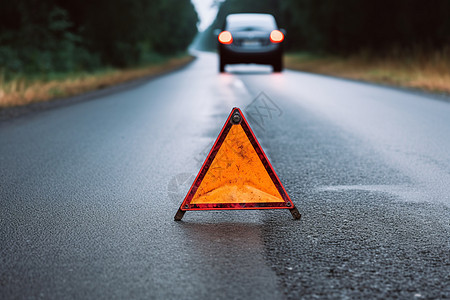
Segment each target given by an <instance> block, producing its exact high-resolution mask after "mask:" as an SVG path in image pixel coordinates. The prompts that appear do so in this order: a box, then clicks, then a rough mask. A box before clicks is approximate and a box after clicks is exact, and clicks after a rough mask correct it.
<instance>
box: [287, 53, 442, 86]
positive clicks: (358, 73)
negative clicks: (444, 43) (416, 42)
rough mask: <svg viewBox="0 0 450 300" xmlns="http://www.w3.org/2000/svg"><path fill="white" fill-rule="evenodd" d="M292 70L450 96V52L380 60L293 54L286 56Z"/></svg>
mask: <svg viewBox="0 0 450 300" xmlns="http://www.w3.org/2000/svg"><path fill="white" fill-rule="evenodd" d="M285 65H286V67H287V68H290V69H293V70H300V71H306V72H313V73H319V74H324V75H331V76H338V77H344V78H349V79H355V80H362V81H367V82H374V83H380V84H387V85H392V86H400V87H405V88H413V89H419V90H423V91H427V92H432V93H440V94H447V95H450V49H444V50H441V51H426V52H423V51H420V50H416V51H413V52H406V53H404V52H402V51H394V50H393V51H392V52H391V53H390V54H387V55H384V56H381V55H374V54H372V53H370V52H361V53H359V54H353V55H350V56H346V57H342V56H336V55H334V56H333V55H317V54H310V53H306V52H304V53H302V52H294V53H288V54H287V55H286V56H285Z"/></svg>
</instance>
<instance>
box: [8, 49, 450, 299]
mask: <svg viewBox="0 0 450 300" xmlns="http://www.w3.org/2000/svg"><path fill="white" fill-rule="evenodd" d="M216 70H217V58H216V56H215V55H212V54H200V56H199V59H197V61H195V62H194V63H193V64H192V65H190V66H189V67H187V68H186V69H184V70H182V71H179V72H176V73H173V74H170V75H166V76H164V77H161V78H158V79H156V80H153V81H151V82H149V83H148V84H146V85H143V86H140V87H138V88H136V89H133V90H129V91H126V92H122V93H119V94H115V95H112V96H109V97H104V98H99V99H96V100H95V101H89V102H84V103H79V104H77V105H73V106H69V107H63V108H60V109H55V110H51V111H47V112H42V113H39V114H35V115H29V116H26V117H24V118H20V119H17V120H13V121H9V122H4V123H1V124H0V140H1V148H0V165H1V166H2V167H1V168H0V182H1V187H0V198H1V199H2V200H1V202H0V203H1V204H0V205H1V206H0V222H1V224H0V244H1V245H2V247H1V258H2V265H4V266H5V267H4V268H1V269H0V292H1V294H2V295H6V296H7V298H9V297H19V298H39V297H42V298H55V299H57V298H62V297H64V298H130V297H131V298H155V299H156V298H180V297H181V298H187V299H189V298H205V299H208V298H217V299H225V298H226V299H228V298H236V299H241V298H246V299H248V298H259V299H260V298H262V299H273V298H284V297H286V298H298V297H300V296H304V297H307V298H308V297H327V296H328V297H360V296H364V295H376V296H377V297H380V298H381V297H393V296H403V297H410V298H411V297H415V295H416V296H417V295H418V296H417V297H419V298H420V297H425V298H427V297H428V298H436V297H443V296H448V295H449V294H450V291H449V289H448V287H446V285H445V282H448V274H449V272H448V271H449V266H450V263H449V256H448V253H449V249H450V246H449V240H450V234H449V231H450V229H449V228H450V225H449V223H448V220H449V219H450V212H449V198H448V195H449V194H450V193H449V191H448V189H449V188H450V187H449V185H448V184H446V183H447V182H450V181H449V180H448V176H449V174H450V172H449V170H450V167H449V164H448V162H449V161H450V160H449V155H450V154H449V153H448V151H446V149H448V146H450V138H449V134H448V132H450V131H449V129H450V128H449V127H450V125H449V124H450V120H449V118H448V117H447V116H449V110H450V108H449V106H450V105H449V104H448V103H446V102H442V101H436V100H433V99H427V98H426V97H422V96H417V95H414V94H411V93H403V92H399V91H395V90H391V89H384V88H380V87H375V86H371V85H361V84H357V83H354V82H349V81H344V80H337V79H331V78H326V77H323V76H315V75H310V74H303V73H298V72H290V71H287V72H285V73H283V74H272V73H271V72H270V68H265V67H259V66H258V67H240V66H236V67H231V68H229V71H231V73H228V74H222V75H219V74H217V73H216ZM260 92H264V93H265V96H267V97H268V98H269V99H270V100H271V102H270V101H269V102H267V103H269V104H270V103H272V105H273V104H275V105H276V107H277V108H278V109H279V111H277V113H275V111H273V112H274V114H273V115H271V116H270V117H268V116H269V112H270V111H267V110H266V111H264V109H263V108H260V111H261V112H262V113H263V114H264V115H266V117H264V118H263V119H259V116H257V115H256V114H255V107H256V106H262V104H263V102H261V101H263V100H261V98H260V97H259V98H257V99H256V101H254V100H255V97H257V96H258V95H260ZM233 106H239V107H242V108H244V109H245V111H246V112H247V113H249V114H251V115H252V114H253V117H254V118H253V123H252V121H250V123H251V125H252V127H253V129H254V131H255V133H256V135H257V137H258V139H259V141H260V142H261V144H262V146H263V148H264V150H265V152H266V153H267V154H268V156H269V159H270V160H271V162H272V163H273V165H274V168H275V170H276V171H277V173H278V175H279V176H280V178H281V180H282V182H283V184H284V185H285V187H286V189H287V191H288V193H289V194H290V195H291V198H293V200H294V201H295V202H296V203H297V205H298V206H299V209H300V210H301V211H302V213H303V219H302V221H300V222H295V221H293V220H291V217H290V215H289V213H287V212H286V211H273V212H269V211H264V212H259V211H255V212H190V213H187V214H186V216H185V219H184V222H182V223H175V222H173V214H174V213H175V211H176V209H177V208H178V205H179V204H180V202H181V200H182V199H180V198H181V197H183V194H185V193H186V192H187V189H188V187H189V184H190V182H189V179H188V180H187V182H185V184H181V181H183V180H184V179H186V178H192V177H190V174H196V172H197V171H198V169H199V167H200V165H201V162H202V160H203V159H204V157H205V155H206V154H205V151H207V150H206V149H207V148H208V146H209V145H210V144H211V142H212V141H213V140H214V139H215V137H216V136H217V134H218V133H219V131H220V128H221V126H222V125H223V122H224V120H225V118H226V117H227V115H228V113H229V111H230V110H231V108H232V107H233ZM272 108H273V107H272ZM280 114H281V115H280ZM258 122H259V123H258ZM257 123H258V124H257ZM259 125H261V126H259ZM191 180H192V179H191ZM446 276H447V277H446Z"/></svg>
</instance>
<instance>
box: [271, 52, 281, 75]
mask: <svg viewBox="0 0 450 300" xmlns="http://www.w3.org/2000/svg"><path fill="white" fill-rule="evenodd" d="M272 67H273V71H274V72H276V73H279V72H282V71H283V58H282V56H281V55H280V57H279V58H277V59H276V61H275V63H274V64H272Z"/></svg>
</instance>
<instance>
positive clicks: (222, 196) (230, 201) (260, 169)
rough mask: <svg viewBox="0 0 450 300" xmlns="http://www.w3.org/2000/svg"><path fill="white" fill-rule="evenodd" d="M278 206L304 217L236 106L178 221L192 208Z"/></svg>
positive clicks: (195, 182) (198, 176)
mask: <svg viewBox="0 0 450 300" xmlns="http://www.w3.org/2000/svg"><path fill="white" fill-rule="evenodd" d="M276 208H285V209H290V210H291V213H292V214H293V215H294V214H295V215H294V217H295V218H296V219H298V218H300V214H299V213H298V210H297V209H296V208H295V207H294V204H293V203H292V201H291V199H290V198H289V196H288V194H287V193H286V190H285V189H284V187H283V185H282V184H281V182H280V180H279V178H278V176H277V175H276V173H275V171H274V170H273V168H272V165H271V164H270V162H269V160H268V159H267V156H266V155H265V154H264V151H263V150H262V148H261V146H260V145H259V143H258V141H257V140H256V137H255V135H254V134H253V131H252V130H251V129H250V126H249V125H248V123H247V120H246V119H245V117H244V115H243V114H242V112H241V110H240V109H239V108H233V110H232V111H231V113H230V115H229V116H228V119H227V121H226V122H225V124H224V126H223V128H222V131H221V132H220V134H219V136H218V137H217V140H216V142H215V143H214V146H213V147H212V149H211V151H210V152H209V154H208V157H207V158H206V160H205V162H204V163H203V166H202V168H201V169H200V171H199V173H198V175H197V177H196V178H195V180H194V182H193V184H192V186H191V188H190V190H189V192H188V193H187V195H186V197H185V199H184V201H183V203H182V204H181V206H180V209H179V210H178V213H177V215H176V216H175V220H181V218H182V217H183V214H184V212H185V211H188V210H216V209H276ZM177 216H178V217H177Z"/></svg>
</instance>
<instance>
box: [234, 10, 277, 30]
mask: <svg viewBox="0 0 450 300" xmlns="http://www.w3.org/2000/svg"><path fill="white" fill-rule="evenodd" d="M276 28H277V25H276V22H275V18H274V17H273V16H272V15H266V14H233V15H229V16H228V17H227V21H226V26H225V30H229V31H252V30H261V31H265V30H273V29H276Z"/></svg>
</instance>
